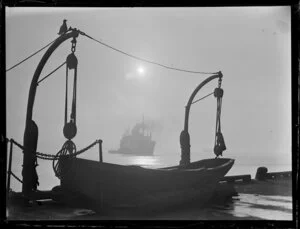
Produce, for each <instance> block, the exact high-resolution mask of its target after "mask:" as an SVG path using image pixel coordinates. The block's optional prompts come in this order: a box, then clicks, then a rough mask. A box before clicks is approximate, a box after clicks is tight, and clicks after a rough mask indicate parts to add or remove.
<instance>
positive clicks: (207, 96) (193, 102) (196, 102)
mask: <svg viewBox="0 0 300 229" xmlns="http://www.w3.org/2000/svg"><path fill="white" fill-rule="evenodd" d="M213 93H214V92H212V93H209V94H208V95H206V96H204V97H202V98H200V99H197V100H196V101H194V102H192V103H191V104H194V103H197V102H199V101H200V100H202V99H205V98H206V97H208V96H210V95H212V94H213Z"/></svg>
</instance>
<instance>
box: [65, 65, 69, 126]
mask: <svg viewBox="0 0 300 229" xmlns="http://www.w3.org/2000/svg"><path fill="white" fill-rule="evenodd" d="M67 120H68V65H66V95H65V125H66V124H67Z"/></svg>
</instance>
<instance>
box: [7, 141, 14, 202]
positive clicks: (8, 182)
mask: <svg viewBox="0 0 300 229" xmlns="http://www.w3.org/2000/svg"><path fill="white" fill-rule="evenodd" d="M12 151H13V142H12V141H10V149H9V162H8V172H7V188H6V192H7V194H8V193H9V189H10V176H11V162H12ZM7 196H8V195H7Z"/></svg>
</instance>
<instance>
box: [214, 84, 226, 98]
mask: <svg viewBox="0 0 300 229" xmlns="http://www.w3.org/2000/svg"><path fill="white" fill-rule="evenodd" d="M223 94H224V91H223V89H222V88H220V87H217V88H216V89H215V91H214V96H215V97H216V98H222V97H223Z"/></svg>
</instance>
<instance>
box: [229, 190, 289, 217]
mask: <svg viewBox="0 0 300 229" xmlns="http://www.w3.org/2000/svg"><path fill="white" fill-rule="evenodd" d="M232 206H233V209H226V212H227V213H229V214H232V215H233V216H236V217H258V218H261V219H267V220H292V215H293V214H292V197H291V196H265V195H253V194H240V195H239V196H238V197H237V198H235V199H233V205H232Z"/></svg>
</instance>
